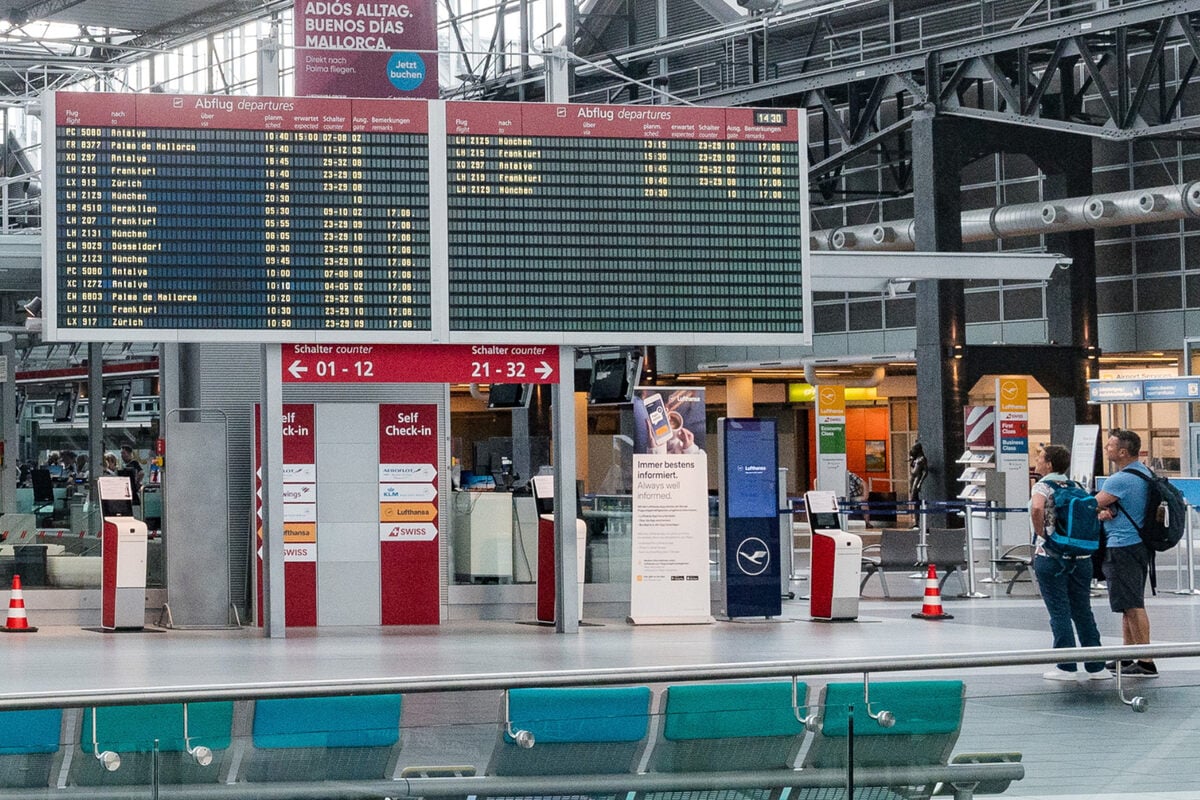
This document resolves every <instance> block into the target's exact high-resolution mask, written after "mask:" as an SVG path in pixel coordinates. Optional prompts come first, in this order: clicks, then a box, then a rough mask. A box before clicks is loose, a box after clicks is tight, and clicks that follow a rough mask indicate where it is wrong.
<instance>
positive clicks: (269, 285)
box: [54, 93, 430, 338]
mask: <svg viewBox="0 0 1200 800" xmlns="http://www.w3.org/2000/svg"><path fill="white" fill-rule="evenodd" d="M427 110H428V109H427V106H426V105H425V104H423V103H394V102H385V101H379V100H339V99H315V98H254V97H209V96H171V95H162V94H145V95H132V94H126V95H108V94H85V93H62V94H59V95H58V96H57V103H56V108H55V123H56V131H55V134H56V135H55V141H56V148H55V155H54V157H55V174H56V186H55V204H56V212H57V213H56V220H55V229H56V233H57V236H56V237H55V238H56V242H57V252H56V253H55V257H56V261H57V265H58V268H57V270H56V273H57V274H56V281H57V286H56V289H57V307H56V310H55V313H56V316H55V322H56V326H57V327H58V328H59V329H60V330H63V331H69V330H79V329H83V330H86V329H115V330H122V329H149V330H156V331H163V330H190V331H197V332H205V331H220V330H226V331H249V330H266V331H280V332H286V331H312V330H320V331H350V330H359V331H405V330H424V331H428V330H429V327H430V312H429V310H430V295H429V292H430V283H429V281H430V278H429V199H428V198H429V196H428V191H427V188H426V187H427V185H428V180H429V145H428V131H427V127H428V125H427V116H426V112H427ZM185 338H186V337H185Z"/></svg>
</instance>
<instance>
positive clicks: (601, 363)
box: [588, 352, 642, 405]
mask: <svg viewBox="0 0 1200 800" xmlns="http://www.w3.org/2000/svg"><path fill="white" fill-rule="evenodd" d="M641 374H642V354H641V353H632V352H631V353H621V354H619V355H615V356H596V357H594V358H593V360H592V377H591V381H590V382H589V383H588V404H590V405H604V404H612V403H628V402H629V401H630V400H632V399H633V391H634V389H636V388H637V384H638V377H639V376H640V375H641Z"/></svg>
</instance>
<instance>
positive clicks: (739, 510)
mask: <svg viewBox="0 0 1200 800" xmlns="http://www.w3.org/2000/svg"><path fill="white" fill-rule="evenodd" d="M717 428H718V431H719V434H720V437H721V449H720V450H719V451H718V453H719V456H720V463H719V466H718V469H717V475H718V477H719V480H720V490H719V499H720V515H721V544H720V553H721V556H722V574H723V576H724V582H725V586H724V589H725V591H724V592H723V595H724V597H723V600H724V607H723V608H720V609H718V611H719V613H723V616H725V617H727V618H729V619H737V618H738V617H766V618H768V619H770V618H772V617H778V616H779V615H780V614H781V613H782V611H783V599H782V598H781V597H780V592H779V589H780V586H781V585H782V584H781V583H780V580H781V578H780V569H781V565H780V563H779V560H780V559H779V547H780V544H779V536H780V531H779V487H778V481H779V471H778V470H779V463H778V462H779V459H778V454H777V449H776V438H775V421H774V420H770V419H753V418H746V419H734V418H726V417H721V418H720V419H718V420H717Z"/></svg>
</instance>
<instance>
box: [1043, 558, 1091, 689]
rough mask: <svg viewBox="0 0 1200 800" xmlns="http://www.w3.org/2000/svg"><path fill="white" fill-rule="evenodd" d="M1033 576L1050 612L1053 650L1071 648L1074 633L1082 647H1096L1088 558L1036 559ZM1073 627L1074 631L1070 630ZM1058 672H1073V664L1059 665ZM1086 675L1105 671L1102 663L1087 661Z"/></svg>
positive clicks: (1089, 560) (1089, 561)
mask: <svg viewBox="0 0 1200 800" xmlns="http://www.w3.org/2000/svg"><path fill="white" fill-rule="evenodd" d="M1033 573H1034V575H1036V576H1037V582H1038V587H1039V588H1040V589H1041V590H1042V600H1043V601H1044V602H1045V603H1046V610H1047V611H1049V612H1050V632H1051V633H1052V634H1054V646H1055V647H1074V646H1075V632H1076V631H1078V632H1079V644H1080V646H1081V647H1099V646H1100V630H1099V629H1098V628H1097V627H1096V618H1095V617H1094V616H1092V596H1091V582H1092V561H1091V559H1089V558H1077V559H1074V560H1072V559H1067V558H1056V557H1054V556H1042V555H1039V556H1036V557H1035V558H1034V559H1033ZM1072 624H1073V625H1074V627H1072ZM1058 668H1059V669H1061V670H1066V671H1067V672H1074V671H1075V669H1076V667H1075V664H1074V663H1063V664H1059V665H1058ZM1086 669H1087V671H1088V672H1099V671H1100V670H1102V669H1104V662H1103V661H1089V662H1087V664H1086Z"/></svg>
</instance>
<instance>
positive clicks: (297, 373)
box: [287, 358, 308, 380]
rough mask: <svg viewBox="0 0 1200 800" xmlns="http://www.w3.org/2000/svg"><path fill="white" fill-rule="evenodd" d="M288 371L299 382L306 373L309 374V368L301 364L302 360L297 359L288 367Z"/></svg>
mask: <svg viewBox="0 0 1200 800" xmlns="http://www.w3.org/2000/svg"><path fill="white" fill-rule="evenodd" d="M287 370H288V372H290V373H291V374H292V377H293V378H295V379H297V380H299V379H300V378H301V376H303V375H304V373H306V372H308V367H306V366H304V365H303V364H301V363H300V359H298V358H297V359H296V360H295V361H293V362H292V363H291V364H289V365H288V368H287Z"/></svg>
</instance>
